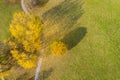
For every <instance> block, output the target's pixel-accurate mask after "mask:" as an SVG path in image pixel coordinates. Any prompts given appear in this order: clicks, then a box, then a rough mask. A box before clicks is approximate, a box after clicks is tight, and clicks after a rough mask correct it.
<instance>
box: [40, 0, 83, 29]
mask: <svg viewBox="0 0 120 80" xmlns="http://www.w3.org/2000/svg"><path fill="white" fill-rule="evenodd" d="M82 5H83V3H82V2H81V1H80V0H77V1H76V0H65V1H64V2H62V3H60V4H59V5H57V6H56V7H54V8H52V9H50V10H48V11H47V12H45V13H44V14H43V15H42V17H43V21H46V20H49V23H48V25H53V24H59V25H61V27H63V28H64V27H72V26H73V25H74V24H75V23H76V22H77V20H78V19H79V18H80V17H81V16H82V14H83V10H82Z"/></svg>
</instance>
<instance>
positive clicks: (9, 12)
mask: <svg viewBox="0 0 120 80" xmlns="http://www.w3.org/2000/svg"><path fill="white" fill-rule="evenodd" d="M20 10H21V7H20V5H19V4H10V3H7V1H5V0H0V41H1V40H4V39H6V38H8V37H9V35H10V33H9V29H8V27H9V24H10V21H11V19H12V16H13V13H14V12H16V11H20Z"/></svg>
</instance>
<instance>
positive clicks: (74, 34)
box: [61, 27, 87, 50]
mask: <svg viewBox="0 0 120 80" xmlns="http://www.w3.org/2000/svg"><path fill="white" fill-rule="evenodd" d="M86 33H87V30H86V28H85V27H79V28H76V29H74V30H73V31H71V32H70V33H68V34H67V35H65V36H64V38H63V39H62V40H61V41H63V42H64V43H65V44H67V46H68V49H69V50H70V49H72V48H73V47H75V46H76V45H77V44H78V43H79V42H80V41H81V40H82V39H83V37H84V36H85V34H86Z"/></svg>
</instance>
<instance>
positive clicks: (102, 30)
mask: <svg viewBox="0 0 120 80" xmlns="http://www.w3.org/2000/svg"><path fill="white" fill-rule="evenodd" d="M52 1H53V3H52V4H50V3H51V2H52ZM56 4H57V5H56ZM44 8H45V10H44ZM119 8H120V1H119V0H70V1H69V0H64V1H60V0H57V2H54V0H49V2H48V3H46V5H44V6H43V7H41V8H39V7H37V8H36V9H34V10H33V11H34V13H35V14H37V15H38V16H40V15H42V16H43V21H44V24H45V31H46V34H47V33H48V34H47V35H46V36H47V37H49V38H48V40H47V39H46V40H47V41H49V39H51V37H52V39H51V40H56V39H59V40H62V41H64V42H66V43H67V44H68V48H69V51H68V52H67V54H65V55H64V56H61V57H56V56H52V55H49V56H47V57H44V59H43V64H42V72H41V79H43V80H120V10H119ZM37 10H38V11H37ZM41 13H42V14H41Z"/></svg>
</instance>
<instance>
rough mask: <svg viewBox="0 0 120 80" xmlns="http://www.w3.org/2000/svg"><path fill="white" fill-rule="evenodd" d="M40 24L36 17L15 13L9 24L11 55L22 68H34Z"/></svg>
mask: <svg viewBox="0 0 120 80" xmlns="http://www.w3.org/2000/svg"><path fill="white" fill-rule="evenodd" d="M42 28H43V26H42V23H41V21H40V19H39V18H38V17H36V16H35V15H32V14H25V13H24V12H16V13H15V14H14V16H13V20H12V22H11V24H10V32H11V35H12V38H11V40H10V41H9V45H10V46H11V48H12V50H11V54H12V56H13V58H14V59H15V60H16V61H17V63H18V64H19V65H20V66H22V67H23V68H27V69H28V68H32V67H35V66H36V63H37V60H38V53H39V51H40V49H41V31H42Z"/></svg>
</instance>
